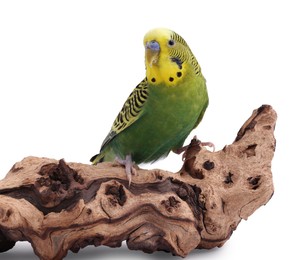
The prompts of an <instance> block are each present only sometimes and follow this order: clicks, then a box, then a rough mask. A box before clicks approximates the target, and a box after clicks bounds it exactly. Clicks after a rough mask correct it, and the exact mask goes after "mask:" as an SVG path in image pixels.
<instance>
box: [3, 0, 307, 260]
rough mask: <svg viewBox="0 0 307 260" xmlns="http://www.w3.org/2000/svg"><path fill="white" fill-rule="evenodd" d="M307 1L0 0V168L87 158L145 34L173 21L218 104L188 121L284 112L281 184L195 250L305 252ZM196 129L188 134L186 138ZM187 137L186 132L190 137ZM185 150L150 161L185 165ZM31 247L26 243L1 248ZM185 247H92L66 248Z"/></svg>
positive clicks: (248, 255)
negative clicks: (35, 159) (228, 232)
mask: <svg viewBox="0 0 307 260" xmlns="http://www.w3.org/2000/svg"><path fill="white" fill-rule="evenodd" d="M305 3H306V2H305V1H296V0H291V1H282V0H280V1H270V0H265V1H262V0H258V1H193V0H189V1H187V0H184V1H181V0H175V1H170V0H168V1H166V0H152V1H133V0H129V1H126V0H117V1H76V0H74V1H13V0H12V1H1V2H0V120H1V126H0V177H1V178H3V177H4V176H5V175H6V173H7V172H8V171H9V169H10V168H11V166H12V165H13V164H14V163H15V162H17V161H20V160H22V159H23V158H24V157H26V156H29V155H33V156H39V157H50V158H55V159H61V158H64V159H65V160H66V161H74V162H83V163H89V158H90V157H91V156H92V155H94V154H95V153H97V152H98V151H99V148H100V144H101V142H102V140H103V138H104V137H105V135H106V134H107V132H108V131H109V129H110V127H111V124H112V122H113V120H114V118H115V116H116V115H117V113H118V112H119V110H120V108H121V106H122V104H123V102H124V101H125V100H126V98H127V96H128V95H129V94H130V92H131V91H132V89H133V88H134V87H135V86H136V85H137V84H138V83H139V81H140V80H141V79H142V78H143V77H144V75H145V66H144V49H143V45H142V40H143V36H144V34H145V33H146V32H147V31H148V30H149V29H152V28H155V27H168V28H170V29H172V30H174V31H176V32H178V33H179V34H181V35H182V36H183V37H184V38H185V40H186V41H187V42H188V43H189V45H190V47H191V49H192V51H193V52H194V54H195V56H196V57H197V59H198V61H199V63H200V64H201V66H202V71H203V74H204V75H205V77H206V79H207V85H208V90H209V95H210V105H209V108H208V110H207V112H206V115H205V118H204V120H203V122H202V123H201V124H200V126H199V127H198V128H197V129H196V130H194V131H193V132H192V133H191V137H192V135H195V134H197V136H198V137H199V138H200V139H201V140H204V141H212V142H214V143H215V145H216V148H217V150H219V149H222V148H223V146H224V145H225V144H230V143H232V141H233V140H234V138H235V136H236V133H237V131H238V130H239V128H240V127H241V125H242V124H243V122H244V121H245V120H246V119H247V118H248V117H249V116H250V114H251V113H252V110H253V109H255V108H258V107H259V106H261V105H262V104H270V105H272V106H273V107H274V109H275V110H276V111H277V113H278V121H277V126H276V132H275V134H276V139H277V150H276V153H275V157H274V159H273V167H272V170H273V177H274V184H275V194H274V196H273V198H272V199H271V201H270V202H269V203H268V204H267V205H266V206H265V207H262V208H260V209H259V210H257V211H256V212H255V214H254V215H252V216H251V217H250V218H249V219H248V221H242V222H241V224H240V225H239V226H238V229H237V230H236V231H235V232H234V234H233V235H232V237H231V239H230V240H229V241H228V242H227V243H226V244H225V246H224V247H222V248H219V249H213V250H209V251H208V250H195V251H193V252H192V253H191V254H190V255H189V256H188V257H187V259H207V260H211V259H219V260H221V259H236V260H240V259H279V258H281V257H282V258H283V259H290V258H291V259H304V257H306V255H307V253H306V251H305V249H304V246H305V244H306V232H307V230H306V217H307V216H306V213H303V210H304V208H305V207H306V199H307V198H306V192H305V190H306V185H307V177H306V175H307V169H306V156H307V152H306V133H307V128H306V115H305V113H304V112H306V104H305V99H306V94H305V92H303V91H304V89H305V88H306V87H307V80H306V77H307V51H306V50H307V40H306V35H307V18H306V17H307V15H306V13H307V7H306V6H305ZM189 139H190V138H189ZM187 142H188V141H187ZM180 166H181V160H180V156H176V155H170V156H169V157H168V158H167V159H165V160H163V161H160V162H158V163H156V164H154V165H145V166H144V167H147V168H153V167H154V168H164V169H169V170H172V171H177V170H178V169H179V168H180ZM2 257H3V259H24V260H25V259H33V258H34V253H33V252H32V249H31V247H30V245H29V243H25V242H23V243H18V244H17V246H16V247H15V248H14V249H12V250H11V251H9V252H6V253H3V254H0V258H1V259H2ZM114 257H115V258H118V259H155V258H158V257H159V258H161V259H179V258H177V257H172V256H171V255H170V254H166V253H163V252H159V253H155V254H153V255H147V254H144V253H142V252H135V251H130V250H128V249H127V248H126V246H123V247H122V248H119V249H110V248H107V247H99V248H93V247H88V248H86V249H83V250H81V251H80V253H79V254H77V255H75V254H73V253H69V255H68V256H67V258H66V259H102V258H103V259H114Z"/></svg>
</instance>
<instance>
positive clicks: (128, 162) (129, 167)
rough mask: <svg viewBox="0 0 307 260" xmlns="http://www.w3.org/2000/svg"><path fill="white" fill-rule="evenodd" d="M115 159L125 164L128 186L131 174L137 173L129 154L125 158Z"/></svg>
mask: <svg viewBox="0 0 307 260" xmlns="http://www.w3.org/2000/svg"><path fill="white" fill-rule="evenodd" d="M116 161H117V162H118V163H119V164H121V165H123V166H125V171H126V175H127V179H128V181H129V186H130V184H131V180H132V174H133V175H136V173H137V172H136V169H135V168H134V166H133V161H132V157H131V155H127V156H126V159H125V160H123V159H120V158H118V157H116Z"/></svg>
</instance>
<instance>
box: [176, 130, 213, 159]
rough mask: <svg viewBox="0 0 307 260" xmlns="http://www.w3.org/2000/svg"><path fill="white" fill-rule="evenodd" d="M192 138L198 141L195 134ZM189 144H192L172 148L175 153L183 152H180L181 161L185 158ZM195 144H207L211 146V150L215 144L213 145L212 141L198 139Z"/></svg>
mask: <svg viewBox="0 0 307 260" xmlns="http://www.w3.org/2000/svg"><path fill="white" fill-rule="evenodd" d="M193 140H196V141H198V139H197V136H196V135H195V136H194V137H193ZM193 140H192V141H193ZM191 145H193V144H189V145H186V146H183V147H181V148H178V149H175V150H173V152H174V153H176V154H181V153H183V154H182V161H184V160H185V158H186V153H187V150H188V148H189V147H190V146H191ZM196 145H200V146H209V147H211V148H212V152H215V145H214V143H211V142H199V141H198V142H197V143H196Z"/></svg>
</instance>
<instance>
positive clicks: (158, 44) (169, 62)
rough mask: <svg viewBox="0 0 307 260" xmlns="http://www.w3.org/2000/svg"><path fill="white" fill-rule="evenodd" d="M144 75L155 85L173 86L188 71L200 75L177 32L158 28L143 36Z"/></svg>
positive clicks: (192, 57)
mask: <svg viewBox="0 0 307 260" xmlns="http://www.w3.org/2000/svg"><path fill="white" fill-rule="evenodd" d="M144 46H145V64H146V77H147V80H148V81H149V83H151V84H153V85H155V84H160V83H164V84H165V85H167V86H170V87H171V86H175V85H176V84H178V82H180V81H181V80H183V79H184V78H185V76H186V75H187V74H188V73H195V75H200V74H201V71H200V66H199V65H198V62H197V60H196V59H195V57H194V55H193V53H192V52H191V50H190V48H189V46H188V45H187V43H186V42H185V40H184V39H183V38H182V37H181V36H180V35H178V34H177V33H175V32H173V31H171V30H168V29H164V28H158V29H153V30H151V31H149V32H148V33H147V34H146V35H145V37H144Z"/></svg>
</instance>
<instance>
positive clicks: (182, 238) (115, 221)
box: [0, 105, 277, 259]
mask: <svg viewBox="0 0 307 260" xmlns="http://www.w3.org/2000/svg"><path fill="white" fill-rule="evenodd" d="M276 117H277V116H276V113H275V111H274V110H273V109H272V108H271V106H268V105H263V106H262V107H260V108H258V109H257V110H255V111H254V112H253V114H252V116H251V117H250V118H249V119H248V120H247V121H246V123H245V124H244V125H243V126H242V128H241V129H240V131H239V132H238V135H237V137H236V139H235V141H234V143H233V144H231V145H227V146H225V147H224V148H223V149H222V150H221V151H217V152H210V151H207V150H206V149H204V148H202V147H201V146H200V145H199V143H200V142H199V141H198V140H195V139H193V140H192V141H191V144H190V146H189V148H188V150H187V152H186V157H185V161H184V163H183V166H182V169H181V170H180V171H179V172H178V173H170V172H166V171H163V170H142V169H139V170H138V173H137V175H135V176H133V178H132V183H131V185H130V186H129V185H128V182H127V179H126V174H125V171H124V169H123V167H121V166H120V165H117V164H113V163H102V164H99V165H97V166H92V165H85V164H80V163H66V162H65V161H64V160H60V161H57V160H53V159H47V158H36V157H27V158H25V159H24V160H22V161H21V162H18V163H16V164H15V165H14V166H13V167H12V169H11V170H10V171H9V173H8V174H7V176H6V177H5V178H4V179H3V180H2V181H0V252H4V251H7V250H9V249H11V248H12V247H14V245H15V242H16V241H22V240H27V241H29V242H30V243H31V244H32V247H33V249H34V252H35V254H36V255H37V256H38V257H39V258H40V259H62V258H63V257H65V255H66V254H67V251H68V250H71V251H73V252H78V251H79V249H80V248H83V247H85V246H87V245H95V246H99V245H107V246H110V247H119V246H121V243H122V241H124V240H126V241H127V245H128V247H129V248H130V249H134V250H143V251H144V252H148V253H150V252H154V251H156V250H164V251H168V252H171V253H173V254H174V255H179V256H186V255H187V254H188V253H189V252H190V251H191V250H193V249H195V248H206V249H210V248H213V247H220V246H222V245H223V244H224V243H225V242H226V241H227V240H228V239H229V238H230V236H231V234H232V232H233V231H234V230H235V229H236V228H237V226H238V224H239V223H240V221H241V219H242V218H243V219H247V218H248V216H250V215H251V214H252V213H253V212H254V211H255V210H256V209H257V208H258V207H260V206H261V205H265V204H266V203H267V202H268V201H269V200H270V198H271V196H272V195H273V182H272V174H271V160H272V158H273V155H274V150H275V138H274V128H275V122H276ZM247 239H248V238H247Z"/></svg>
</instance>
